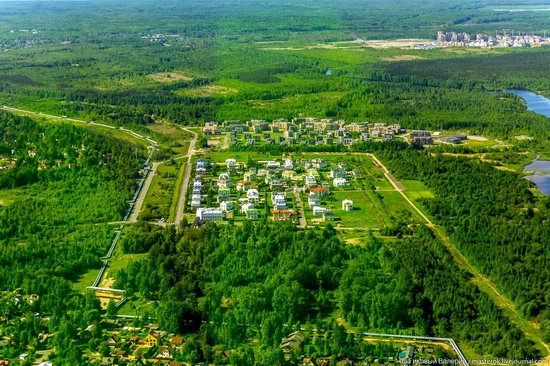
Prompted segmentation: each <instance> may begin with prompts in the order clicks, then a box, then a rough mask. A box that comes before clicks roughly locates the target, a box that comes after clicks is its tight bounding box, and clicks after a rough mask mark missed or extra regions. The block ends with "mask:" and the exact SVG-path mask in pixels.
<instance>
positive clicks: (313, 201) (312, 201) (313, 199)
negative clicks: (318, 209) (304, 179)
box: [307, 192, 321, 208]
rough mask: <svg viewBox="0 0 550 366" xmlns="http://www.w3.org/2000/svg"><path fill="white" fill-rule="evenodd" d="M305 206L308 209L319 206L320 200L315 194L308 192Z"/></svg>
mask: <svg viewBox="0 0 550 366" xmlns="http://www.w3.org/2000/svg"><path fill="white" fill-rule="evenodd" d="M307 204H308V206H309V207H310V208H311V207H315V206H319V205H320V204H321V199H320V198H319V195H318V194H317V193H313V192H309V196H308V197H307Z"/></svg>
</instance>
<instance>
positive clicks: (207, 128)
mask: <svg viewBox="0 0 550 366" xmlns="http://www.w3.org/2000/svg"><path fill="white" fill-rule="evenodd" d="M202 132H204V134H205V135H219V134H221V133H222V129H221V127H220V126H218V123H217V122H206V123H205V124H204V127H203V129H202Z"/></svg>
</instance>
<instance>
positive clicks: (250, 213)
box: [245, 208, 258, 220]
mask: <svg viewBox="0 0 550 366" xmlns="http://www.w3.org/2000/svg"><path fill="white" fill-rule="evenodd" d="M245 215H246V218H247V219H249V220H255V219H257V218H258V210H256V209H255V208H253V209H249V210H246V212H245Z"/></svg>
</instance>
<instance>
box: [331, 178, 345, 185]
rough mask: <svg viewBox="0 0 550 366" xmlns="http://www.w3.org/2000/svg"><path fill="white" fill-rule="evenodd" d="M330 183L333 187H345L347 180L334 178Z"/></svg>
mask: <svg viewBox="0 0 550 366" xmlns="http://www.w3.org/2000/svg"><path fill="white" fill-rule="evenodd" d="M332 185H333V186H334V187H345V186H347V185H348V180H347V179H345V178H334V179H333V180H332Z"/></svg>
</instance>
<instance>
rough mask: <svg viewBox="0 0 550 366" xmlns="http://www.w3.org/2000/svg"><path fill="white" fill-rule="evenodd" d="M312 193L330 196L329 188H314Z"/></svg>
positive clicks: (311, 190)
mask: <svg viewBox="0 0 550 366" xmlns="http://www.w3.org/2000/svg"><path fill="white" fill-rule="evenodd" d="M309 192H310V193H315V194H318V195H319V196H321V197H323V196H328V195H329V194H330V189H329V188H328V187H314V188H311V189H310V190H309Z"/></svg>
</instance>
